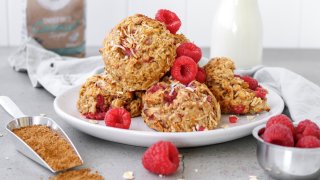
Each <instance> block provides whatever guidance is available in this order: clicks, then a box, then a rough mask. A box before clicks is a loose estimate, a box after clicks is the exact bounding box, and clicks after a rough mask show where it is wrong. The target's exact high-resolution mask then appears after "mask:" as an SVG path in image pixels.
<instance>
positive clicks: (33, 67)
mask: <svg viewBox="0 0 320 180" xmlns="http://www.w3.org/2000/svg"><path fill="white" fill-rule="evenodd" d="M8 60H9V63H10V65H11V66H12V67H13V68H14V69H15V70H16V71H27V72H28V76H29V78H30V81H31V84H32V85H33V87H44V88H45V89H46V90H47V91H49V92H50V93H51V94H53V95H54V96H58V95H59V94H60V93H62V92H63V91H65V90H67V89H69V88H70V87H73V86H76V85H79V84H82V83H84V82H85V80H86V79H87V78H88V77H89V76H91V75H93V74H97V73H101V72H102V71H103V66H104V65H103V60H102V57H101V56H93V57H88V58H72V57H61V56H60V55H58V54H56V53H54V52H51V51H48V50H46V49H44V48H43V47H42V46H41V45H40V44H38V43H37V42H36V41H35V40H33V39H28V40H27V41H26V42H25V43H24V44H23V45H22V46H21V47H20V48H19V49H18V50H17V51H16V52H15V53H14V54H13V55H12V56H10V57H9V59H8Z"/></svg>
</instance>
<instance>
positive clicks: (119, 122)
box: [104, 108, 131, 129]
mask: <svg viewBox="0 0 320 180" xmlns="http://www.w3.org/2000/svg"><path fill="white" fill-rule="evenodd" d="M104 122H105V124H106V126H110V127H115V128H121V129H129V127H130V124H131V117H130V113H129V112H128V111H127V110H125V109H124V108H113V109H110V110H109V111H108V112H107V114H106V116H105V118H104Z"/></svg>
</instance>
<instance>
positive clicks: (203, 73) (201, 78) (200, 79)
mask: <svg viewBox="0 0 320 180" xmlns="http://www.w3.org/2000/svg"><path fill="white" fill-rule="evenodd" d="M206 79H207V75H206V71H205V70H204V69H202V68H201V67H198V72H197V75H196V80H197V81H198V82H200V83H205V82H206Z"/></svg>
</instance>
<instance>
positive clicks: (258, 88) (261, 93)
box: [254, 87, 267, 99]
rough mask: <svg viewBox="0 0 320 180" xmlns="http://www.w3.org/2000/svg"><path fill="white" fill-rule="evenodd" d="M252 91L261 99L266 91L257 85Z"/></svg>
mask: <svg viewBox="0 0 320 180" xmlns="http://www.w3.org/2000/svg"><path fill="white" fill-rule="evenodd" d="M254 92H255V93H256V96H257V97H259V98H261V99H263V98H265V97H266V95H267V91H266V90H265V89H263V88H261V87H257V88H256V90H255V91H254Z"/></svg>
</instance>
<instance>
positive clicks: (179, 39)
mask: <svg viewBox="0 0 320 180" xmlns="http://www.w3.org/2000/svg"><path fill="white" fill-rule="evenodd" d="M186 42H190V41H189V39H188V38H187V37H186V36H185V35H184V34H174V44H175V45H176V47H179V46H180V45H181V44H182V43H186Z"/></svg>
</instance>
